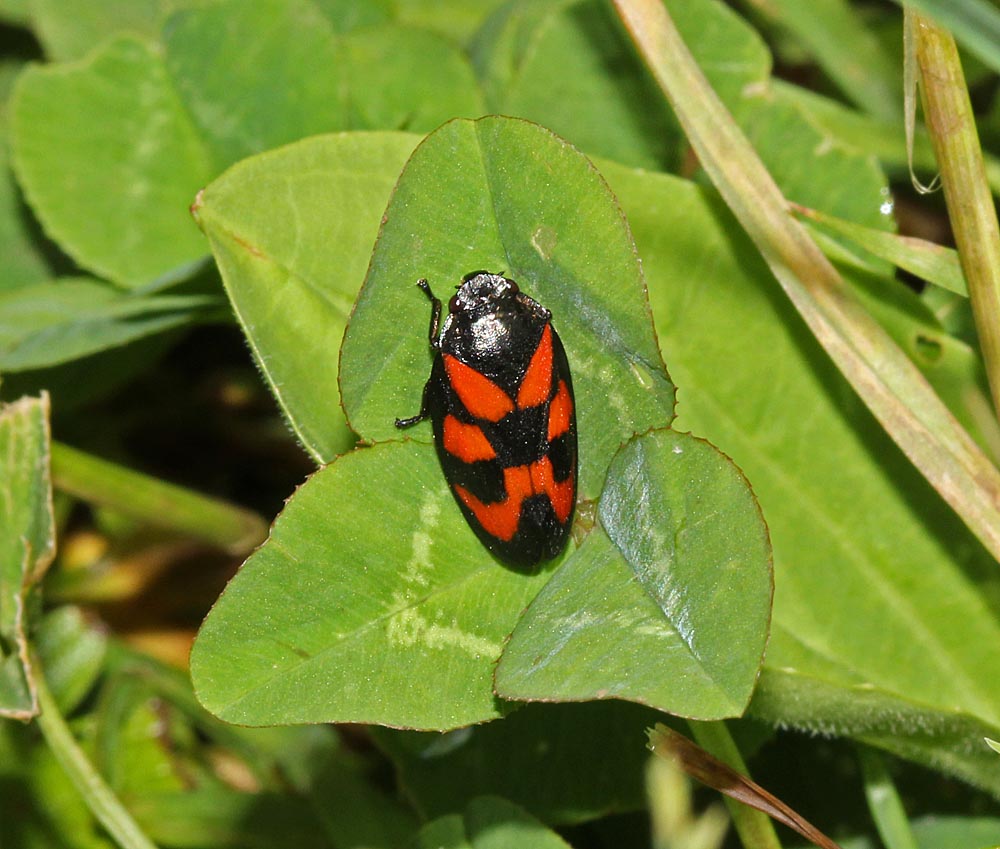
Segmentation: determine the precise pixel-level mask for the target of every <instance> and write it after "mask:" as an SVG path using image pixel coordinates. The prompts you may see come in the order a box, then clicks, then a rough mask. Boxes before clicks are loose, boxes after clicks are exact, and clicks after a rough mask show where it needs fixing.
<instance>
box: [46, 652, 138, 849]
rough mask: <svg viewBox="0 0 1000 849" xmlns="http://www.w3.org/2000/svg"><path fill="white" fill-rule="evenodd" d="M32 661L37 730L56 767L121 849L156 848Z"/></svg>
mask: <svg viewBox="0 0 1000 849" xmlns="http://www.w3.org/2000/svg"><path fill="white" fill-rule="evenodd" d="M31 662H32V667H33V668H34V670H35V687H36V690H37V692H38V706H39V708H40V709H41V713H40V714H39V715H38V727H39V728H41V730H42V735H43V736H44V737H45V742H46V743H48V746H49V748H50V749H51V750H52V753H53V755H55V758H56V760H57V761H59V765H60V766H61V767H62V768H63V770H64V771H65V772H66V775H68V776H69V778H70V780H71V781H72V782H73V784H74V786H75V787H76V789H77V790H79V791H80V795H81V796H82V797H83V799H84V801H85V802H86V803H87V806H88V807H89V808H90V810H91V812H92V813H93V814H94V816H95V817H96V818H97V820H98V821H99V822H100V823H101V825H103V826H104V828H105V829H107V831H108V833H109V834H110V835H111V836H112V837H113V838H114V840H115V842H116V843H118V845H119V846H121V847H122V849H156V846H155V845H154V844H153V842H152V841H151V840H150V839H149V838H148V837H146V835H145V833H144V832H143V831H142V829H141V828H139V826H138V825H137V824H136V822H135V820H134V819H132V815H131V814H129V812H128V811H127V810H125V807H124V805H122V803H121V801H120V800H119V799H118V797H117V796H115V794H114V793H113V792H112V790H111V788H110V787H108V785H107V782H105V780H104V779H103V778H102V777H101V774H100V773H99V772H98V771H97V770H96V769H95V768H94V765H93V764H92V763H91V762H90V760H89V759H88V758H87V756H86V755H85V754H84V753H83V750H82V749H81V748H80V746H79V744H78V743H77V742H76V739H75V738H74V737H73V734H72V733H71V732H70V730H69V726H67V725H66V720H65V719H64V718H63V716H62V714H60V713H59V708H58V707H56V703H55V699H54V698H53V697H52V693H51V692H49V686H48V683H47V682H46V680H45V674H44V670H43V668H42V665H41V663H40V662H39V660H38V656H37V655H36V654H34V653H33V654H32V661H31Z"/></svg>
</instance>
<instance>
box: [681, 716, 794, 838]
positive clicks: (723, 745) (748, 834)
mask: <svg viewBox="0 0 1000 849" xmlns="http://www.w3.org/2000/svg"><path fill="white" fill-rule="evenodd" d="M688 727H689V728H690V729H691V734H692V736H693V737H694V739H695V741H696V742H697V743H698V745H699V746H701V747H702V748H703V749H705V751H707V752H708V753H709V754H711V755H715V757H717V758H718V759H719V760H720V761H722V762H723V763H725V764H727V765H729V766H730V767H732V768H733V769H735V770H736V771H737V772H739V773H742V774H743V775H749V774H750V773H749V772H748V771H747V765H746V763H744V761H743V756H742V755H741V754H740V750H739V749H738V748H737V746H736V743H735V741H734V740H733V737H732V735H731V734H730V733H729V729H728V728H727V727H726V723H725V722H723V721H722V720H719V721H718V722H696V721H693V720H692V721H689V722H688ZM724 801H725V803H726V807H727V808H728V809H729V815H730V816H731V817H732V818H733V825H734V826H735V828H736V832H737V833H738V834H739V836H740V841H741V842H742V843H743V845H744V846H745V847H746V849H781V841H780V840H778V833H777V832H776V831H775V830H774V823H773V822H772V821H771V818H770V817H769V816H768V815H767V814H765V813H764V812H763V811H758V810H756V809H754V808H751V807H750V806H748V805H745V804H743V803H742V802H739V801H737V800H736V799H731V798H729V797H728V796H725V797H724Z"/></svg>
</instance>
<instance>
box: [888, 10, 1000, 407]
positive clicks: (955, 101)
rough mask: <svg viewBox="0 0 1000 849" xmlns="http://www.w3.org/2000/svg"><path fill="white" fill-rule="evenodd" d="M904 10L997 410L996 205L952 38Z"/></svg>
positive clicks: (999, 230) (999, 247)
mask: <svg viewBox="0 0 1000 849" xmlns="http://www.w3.org/2000/svg"><path fill="white" fill-rule="evenodd" d="M907 14H908V15H912V23H913V27H912V32H913V33H914V36H915V42H916V54H917V66H918V67H919V69H920V82H921V90H922V92H923V99H924V118H925V121H926V124H927V129H928V131H929V133H930V136H931V141H932V142H933V144H934V152H935V154H936V156H937V161H938V167H939V168H940V171H941V183H942V185H943V186H944V197H945V202H946V203H947V204H948V217H949V218H950V219H951V225H952V231H953V232H954V235H955V242H956V244H957V245H958V253H959V258H960V260H961V262H962V270H963V272H964V273H965V279H966V280H967V281H968V285H969V299H970V301H971V302H972V314H973V316H974V317H975V320H976V331H977V332H978V334H979V344H980V347H981V349H982V352H983V360H984V362H985V364H986V373H987V375H988V377H989V382H990V392H991V393H992V395H993V407H994V409H995V410H996V412H997V413H998V415H1000V226H998V224H997V213H996V207H995V206H994V205H993V197H992V195H991V194H990V187H989V183H988V181H987V179H986V166H985V164H984V162H983V154H982V150H981V148H980V146H979V134H978V133H977V132H976V122H975V117H974V115H973V112H972V104H971V102H970V101H969V92H968V89H967V87H966V85H965V76H964V75H963V73H962V63H961V60H960V59H959V56H958V48H957V47H956V45H955V39H954V38H952V36H951V33H949V32H948V31H947V30H945V29H943V28H942V27H941V26H939V25H938V24H936V23H935V22H934V21H933V20H931V19H930V18H928V17H925V16H924V15H921V14H919V13H918V12H915V11H912V10H908V12H907Z"/></svg>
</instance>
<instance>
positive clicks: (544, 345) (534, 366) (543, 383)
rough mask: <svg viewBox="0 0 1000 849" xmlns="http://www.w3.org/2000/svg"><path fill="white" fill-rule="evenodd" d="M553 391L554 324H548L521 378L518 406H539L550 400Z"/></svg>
mask: <svg viewBox="0 0 1000 849" xmlns="http://www.w3.org/2000/svg"><path fill="white" fill-rule="evenodd" d="M551 392H552V325H550V324H546V325H545V329H544V330H543V331H542V338H541V339H540V340H539V341H538V347H537V348H535V353H534V354H532V355H531V362H530V363H528V369H527V371H525V373H524V377H523V378H522V379H521V388H520V389H519V390H518V392H517V406H518V408H520V409H522V410H523V409H525V408H526V407H537V406H538V405H539V404H544V403H545V402H546V401H548V400H549V394H550V393H551Z"/></svg>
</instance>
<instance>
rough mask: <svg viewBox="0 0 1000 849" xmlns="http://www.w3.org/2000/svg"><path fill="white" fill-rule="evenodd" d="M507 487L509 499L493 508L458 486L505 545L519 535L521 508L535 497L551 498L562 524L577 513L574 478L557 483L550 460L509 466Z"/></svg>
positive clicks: (505, 477)
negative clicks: (574, 512)
mask: <svg viewBox="0 0 1000 849" xmlns="http://www.w3.org/2000/svg"><path fill="white" fill-rule="evenodd" d="M503 483H504V491H505V492H506V495H507V497H506V498H504V500H503V501H495V502H492V503H490V504H487V503H485V502H483V501H480V500H479V499H478V498H476V496H474V495H473V494H472V493H471V492H469V490H467V489H466V488H465V487H464V486H460V485H459V484H455V493H456V494H457V495H458V497H459V498H460V499H461V501H462V503H463V504H464V505H465V506H466V507H468V508H469V509H470V510H471V511H472V514H473V515H474V516H475V517H476V519H477V520H478V521H479V524H480V525H482V526H483V529H484V530H485V531H486V532H487V533H488V534H489V535H490V536H494V537H496V538H497V539H501V540H503V541H504V542H510V541H511V540H512V539H513V538H514V534H516V533H517V525H518V522H519V521H520V519H521V505H522V504H523V503H524V501H525V499H527V498H530V497H531V496H532V495H543V494H544V495H546V496H548V499H549V501H550V502H551V504H552V510H553V512H555V514H556V518H557V519H558V520H559V522H560V524H563V523H565V522H566V521H567V520H568V519H569V515H570V513H571V512H572V511H573V475H572V474H571V475H570V476H569V477H568V478H566V480H564V481H557V480H556V479H555V476H554V474H553V470H552V461H551V460H550V459H549V458H548V457H542V459H541V460H536V461H535V462H534V463H531V464H529V465H527V466H508V467H507V468H506V469H504V470H503Z"/></svg>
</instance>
